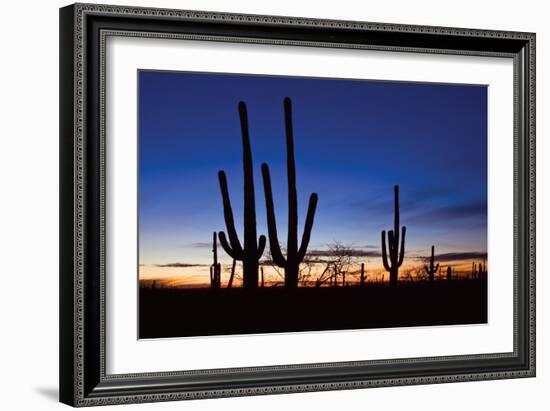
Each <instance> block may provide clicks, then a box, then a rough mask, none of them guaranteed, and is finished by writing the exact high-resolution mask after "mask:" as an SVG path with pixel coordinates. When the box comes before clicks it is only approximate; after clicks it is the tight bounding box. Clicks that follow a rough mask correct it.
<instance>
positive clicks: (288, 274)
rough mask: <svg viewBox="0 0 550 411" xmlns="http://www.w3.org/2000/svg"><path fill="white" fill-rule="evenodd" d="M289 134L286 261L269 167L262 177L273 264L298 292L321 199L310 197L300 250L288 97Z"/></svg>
mask: <svg viewBox="0 0 550 411" xmlns="http://www.w3.org/2000/svg"><path fill="white" fill-rule="evenodd" d="M284 109H285V132H286V164H287V165H286V166H287V179H288V232H287V235H288V237H287V249H286V258H285V257H284V256H283V253H282V251H281V247H280V244H279V236H278V234H277V223H276V220H275V210H274V208H275V207H274V205H273V193H272V189H271V177H270V174H269V166H268V165H267V164H265V163H264V164H262V177H263V181H264V193H265V203H266V209H267V229H268V237H269V246H270V249H271V255H272V258H273V262H274V263H275V264H276V265H277V266H279V267H281V268H284V270H285V287H287V288H296V287H297V286H298V269H299V266H300V263H301V262H302V260H303V259H304V256H305V255H306V251H307V247H308V245H309V240H310V238H311V229H312V227H313V219H314V217H315V209H316V207H317V199H318V196H317V194H316V193H313V194H311V196H310V197H309V205H308V209H307V215H306V222H305V225H304V233H303V235H302V242H301V244H300V247H299V248H298V194H297V190H296V164H295V160H294V137H293V130H292V105H291V101H290V99H289V98H288V97H286V98H285V100H284Z"/></svg>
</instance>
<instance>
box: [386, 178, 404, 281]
mask: <svg viewBox="0 0 550 411" xmlns="http://www.w3.org/2000/svg"><path fill="white" fill-rule="evenodd" d="M393 192H394V211H393V230H389V231H388V248H389V252H390V258H389V259H388V255H387V252H386V231H385V230H382V262H383V263H384V268H385V270H386V271H388V272H389V273H390V287H395V286H397V278H398V276H399V267H401V264H403V258H404V257H405V234H406V232H407V227H405V226H403V227H402V229H401V247H400V244H399V186H397V185H396V186H395V187H394V188H393Z"/></svg>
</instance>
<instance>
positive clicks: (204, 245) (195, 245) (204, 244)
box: [191, 242, 212, 248]
mask: <svg viewBox="0 0 550 411" xmlns="http://www.w3.org/2000/svg"><path fill="white" fill-rule="evenodd" d="M191 247H193V248H212V243H211V242H210V243H207V242H198V243H191Z"/></svg>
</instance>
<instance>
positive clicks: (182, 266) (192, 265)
mask: <svg viewBox="0 0 550 411" xmlns="http://www.w3.org/2000/svg"><path fill="white" fill-rule="evenodd" d="M155 266H156V267H163V268H165V267H177V268H188V267H206V266H207V264H189V263H167V264H155Z"/></svg>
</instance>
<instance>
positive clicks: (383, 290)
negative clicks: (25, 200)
mask: <svg viewBox="0 0 550 411" xmlns="http://www.w3.org/2000/svg"><path fill="white" fill-rule="evenodd" d="M60 22H61V25H60V56H61V57H60V59H61V60H60V79H61V81H60V84H61V90H60V95H61V107H60V122H61V127H60V129H61V132H60V147H61V176H60V178H61V268H60V291H61V292H60V399H61V401H62V402H64V403H67V404H70V405H73V406H88V405H102V404H119V403H133V402H148V401H167V400H180V399H194V398H212V397H226V396H239V395H254V394H271V393H288V392H297V391H320V390H333V389H352V388H367V387H379V386H389V385H407V384H427V383H440V382H453V381H474V380H486V379H499V378H519V377H530V376H534V375H535V251H534V250H535V171H534V170H535V168H534V165H535V88H534V85H535V35H534V34H532V33H517V32H504V31H489V30H473V29H458V28H444V27H424V26H408V25H395V24H382V23H366V22H349V21H332V20H313V19H302V18H292V17H277V16H258V15H237V14H225V13H211V12H197V11H183V10H166V9H147V8H134V7H124V6H105V5H89V4H75V5H71V6H67V7H65V8H62V9H61V10H60Z"/></svg>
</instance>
